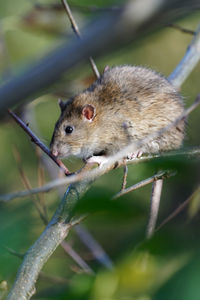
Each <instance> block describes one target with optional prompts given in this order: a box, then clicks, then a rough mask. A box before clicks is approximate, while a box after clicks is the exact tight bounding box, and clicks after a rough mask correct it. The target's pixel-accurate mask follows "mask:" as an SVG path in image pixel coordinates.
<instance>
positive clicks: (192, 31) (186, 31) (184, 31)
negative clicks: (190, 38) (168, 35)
mask: <svg viewBox="0 0 200 300" xmlns="http://www.w3.org/2000/svg"><path fill="white" fill-rule="evenodd" d="M167 26H168V27H172V28H174V29H177V30H179V31H181V32H183V33H187V34H190V35H194V34H195V31H194V30H190V29H187V28H184V27H182V26H179V25H177V24H172V23H171V24H168V25H167Z"/></svg>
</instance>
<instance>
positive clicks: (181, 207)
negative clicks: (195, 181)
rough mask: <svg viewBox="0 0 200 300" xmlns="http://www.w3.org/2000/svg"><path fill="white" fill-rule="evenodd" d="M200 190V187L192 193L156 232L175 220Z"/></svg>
mask: <svg viewBox="0 0 200 300" xmlns="http://www.w3.org/2000/svg"><path fill="white" fill-rule="evenodd" d="M198 190H200V187H199V186H198V188H197V189H196V190H195V191H194V192H193V193H192V195H191V196H190V197H189V198H187V199H186V200H185V201H184V202H183V203H181V204H180V205H179V206H178V207H177V208H176V209H175V210H174V211H173V212H172V213H171V214H170V215H169V216H168V217H167V218H166V219H165V220H164V221H162V223H161V224H160V225H159V226H158V227H157V228H156V230H155V231H158V230H160V229H161V228H162V227H163V226H164V225H166V224H167V223H168V222H170V221H171V220H172V219H174V218H175V217H176V216H177V215H178V214H179V213H180V212H181V211H182V210H183V209H184V208H185V207H186V206H187V205H188V204H189V202H190V201H191V200H192V199H193V197H194V194H195V193H196V192H197V191H198Z"/></svg>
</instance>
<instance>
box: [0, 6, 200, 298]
mask: <svg viewBox="0 0 200 300" xmlns="http://www.w3.org/2000/svg"><path fill="white" fill-rule="evenodd" d="M120 2H121V3H123V1H115V0H109V1H108V0H96V1H94V0H85V1H80V0H71V1H69V4H70V5H71V7H72V9H73V13H74V16H75V18H76V20H77V22H78V24H79V26H80V29H81V28H82V27H83V26H84V24H85V23H86V22H87V21H88V19H89V18H95V17H96V16H97V14H99V13H101V12H102V9H106V7H109V6H110V5H111V6H112V5H113V6H115V7H116V6H117V5H120ZM199 20H200V13H199V12H196V13H194V14H193V15H191V16H188V17H187V18H185V19H183V20H179V22H178V23H179V25H181V26H184V27H186V28H189V29H193V30H195V29H196V27H197V25H198V23H199ZM71 35H72V31H71V26H70V23H69V21H68V19H67V17H66V14H65V11H64V10H63V9H62V5H61V1H56V0H38V1H34V0H32V1H31V0H29V1H27V0H18V1H11V0H6V1H0V80H1V81H2V82H3V81H4V80H6V78H7V77H8V76H9V75H10V74H12V73H17V72H20V71H21V70H22V69H23V68H24V67H25V66H26V65H27V64H29V63H31V62H33V61H36V60H38V59H39V58H40V57H42V56H44V55H45V54H46V53H48V52H49V51H50V50H51V49H53V48H54V47H56V46H57V45H58V44H59V43H61V42H62V40H63V38H67V37H68V36H71ZM191 38H192V37H191V36H190V35H188V34H184V33H181V32H179V31H177V30H175V29H173V28H170V27H165V28H163V29H162V30H160V31H158V32H156V33H154V34H151V35H149V36H146V37H145V38H144V39H141V40H140V41H138V42H134V43H130V44H129V45H127V46H125V47H123V48H120V49H116V50H115V51H113V52H112V53H109V54H107V55H104V56H102V57H101V58H99V59H98V60H96V63H97V66H98V68H99V70H100V71H102V70H103V69H104V66H105V65H119V64H136V65H144V66H148V67H151V68H153V69H155V70H157V71H159V72H161V73H163V74H165V75H166V76H168V75H169V74H170V72H172V71H173V69H174V68H175V67H176V65H177V64H178V62H179V61H180V60H181V58H182V56H183V55H184V53H185V50H186V48H187V46H188V44H189V43H190V41H191ZM199 67H200V65H198V66H197V67H196V68H195V70H194V71H193V72H192V74H191V76H190V77H189V78H188V79H187V80H186V82H185V83H184V85H183V87H182V94H183V96H184V98H185V105H186V106H189V105H190V104H191V103H192V102H193V101H194V99H195V97H196V96H197V94H198V93H199ZM93 80H94V76H93V74H92V71H91V69H90V66H89V64H87V65H83V66H81V67H80V66H79V67H76V68H74V70H73V71H71V72H70V74H66V75H65V76H64V77H63V78H62V80H60V81H59V82H58V83H57V84H56V85H55V86H54V87H52V88H51V93H50V92H49V94H46V95H41V97H40V98H38V99H36V100H35V101H34V102H32V103H30V104H29V105H28V106H27V107H26V108H27V109H28V111H30V112H31V116H32V117H31V118H30V127H31V126H33V125H34V126H35V125H36V127H35V130H36V129H37V130H38V132H39V136H40V137H41V139H42V141H45V142H46V144H47V145H48V144H49V141H50V138H51V135H52V131H53V128H54V124H55V121H56V119H57V117H58V115H59V108H58V105H57V97H58V95H62V96H65V97H69V96H71V95H74V94H75V93H77V92H78V91H80V90H81V89H83V88H86V87H87V86H88V85H89V84H90V83H91V82H92V81H93ZM19 111H22V108H20V109H19ZM199 113H200V112H199V109H197V110H196V111H195V112H193V113H192V115H191V116H190V117H189V119H188V128H187V135H186V139H185V146H195V145H196V146H198V145H199V142H200V136H199V127H198V126H199ZM0 136H1V147H0V155H1V167H0V176H1V181H0V192H1V193H7V192H11V191H15V190H21V189H23V188H24V186H23V183H22V178H21V176H20V174H19V170H18V166H17V162H16V160H15V158H14V154H13V149H14V148H17V150H18V151H19V153H20V157H21V160H22V163H21V164H22V167H23V170H24V172H25V176H26V177H27V178H28V179H29V181H30V182H31V185H32V186H37V185H39V182H41V180H39V178H38V172H39V170H40V164H39V158H38V155H36V151H35V148H34V147H33V145H32V144H31V142H30V140H29V138H28V137H27V136H26V134H25V133H24V132H23V131H22V130H21V128H19V127H18V126H17V125H16V124H15V123H14V122H13V121H12V120H10V118H8V117H7V118H5V119H4V120H2V122H1V126H0ZM66 164H67V166H69V168H70V169H71V170H72V171H74V170H77V169H79V168H80V167H81V166H82V162H81V161H79V160H78V159H75V158H70V159H68V160H66ZM159 168H164V169H167V168H171V169H176V170H177V175H176V176H174V177H172V178H169V179H166V180H165V182H164V188H163V193H162V201H161V209H160V215H159V220H158V224H160V223H161V222H162V221H163V220H164V219H165V218H166V217H167V216H168V215H169V214H170V213H172V212H173V211H174V210H175V209H176V208H177V207H178V206H179V205H180V204H181V203H182V202H183V201H184V200H186V199H187V198H188V197H189V196H190V195H191V194H192V199H191V201H190V204H189V206H187V207H186V208H185V209H184V210H183V211H182V212H181V213H180V214H179V215H177V216H176V217H175V218H174V219H173V220H172V221H170V222H169V223H167V224H166V225H165V226H164V227H163V228H161V229H160V230H159V231H158V232H156V234H155V236H154V237H153V238H152V239H151V240H150V241H145V230H146V224H147V220H148V211H149V201H150V194H151V185H148V186H146V187H143V188H142V189H140V190H136V191H135V192H132V193H131V194H128V195H126V196H123V197H122V198H121V199H118V200H115V201H113V200H111V197H112V196H113V195H114V194H115V193H116V192H118V191H119V189H120V187H121V184H122V176H123V172H122V170H121V169H119V170H113V171H112V172H110V173H109V174H106V175H105V176H103V177H102V178H100V179H98V180H97V181H96V182H95V183H94V184H93V185H92V187H91V189H90V190H89V191H88V192H87V194H86V195H85V196H84V197H83V199H82V200H81V201H80V203H79V205H78V207H76V209H77V213H81V212H85V211H89V212H90V213H91V215H90V217H89V218H88V219H87V220H86V221H85V222H84V225H85V227H86V228H87V229H88V230H89V231H90V232H91V233H92V235H93V237H94V238H95V239H96V240H97V241H98V242H99V243H100V244H101V246H102V247H103V249H104V250H105V251H106V253H107V254H108V255H109V256H110V258H111V259H112V261H113V263H114V269H113V270H112V271H108V270H106V269H105V268H103V267H102V266H100V264H99V263H98V262H97V261H96V260H95V258H94V257H93V255H92V253H90V251H89V250H88V249H87V248H86V246H84V245H83V244H82V242H81V241H80V239H79V238H78V236H77V234H76V232H75V231H74V230H72V232H71V233H70V236H69V237H68V242H69V243H70V244H71V245H73V248H74V250H75V251H77V252H78V253H79V254H80V256H81V257H82V258H83V259H84V260H85V261H86V262H87V263H88V264H89V265H90V266H91V268H92V269H93V270H94V272H95V276H91V275H87V274H84V273H83V272H82V271H81V270H80V269H79V267H77V265H76V263H75V262H74V261H72V259H71V258H70V257H69V256H68V255H66V254H65V253H64V250H63V249H62V248H60V247H59V248H58V249H57V250H56V251H55V253H54V254H53V256H52V257H51V258H50V260H49V261H48V262H47V264H46V265H45V267H44V270H43V271H44V274H43V276H42V274H41V276H40V278H39V280H38V283H37V291H38V292H37V294H36V295H35V296H34V297H33V298H34V299H40V300H45V299H59V300H61V299H63V300H64V299H71V300H72V299H76V300H78V299H81V300H82V299H89V300H132V299H134V300H150V299H156V300H160V299H162V300H164V299H182V300H187V299H190V300H196V299H199V297H200V285H199V284H198V283H199V267H200V259H199V255H198V252H199V250H200V244H199V234H200V226H199V222H200V220H199V203H200V202H199V199H200V190H199V162H198V161H193V162H191V161H189V160H185V159H184V160H183V159H177V160H175V159H173V160H172V159H165V160H153V161H152V162H149V163H141V164H138V165H135V166H134V165H132V166H130V167H129V173H128V184H127V185H128V186H130V185H133V184H134V183H136V182H139V181H140V180H143V179H145V178H147V177H149V176H152V175H153V174H154V173H155V171H156V170H158V169H159ZM48 180H50V175H49V174H48V172H47V171H46V170H45V181H48ZM193 192H194V193H193ZM43 198H44V199H43V200H45V202H46V203H47V207H48V215H49V217H50V216H51V215H52V214H53V212H54V210H55V208H56V206H57V205H58V203H59V201H60V199H59V195H58V194H57V192H56V191H54V192H51V193H48V194H45V195H44V196H43ZM31 200H32V199H31V197H26V198H23V199H16V200H13V201H12V202H10V203H0V225H1V226H0V299H1V298H2V297H3V296H2V295H3V294H4V293H5V291H6V289H7V283H8V288H10V287H11V285H12V283H13V281H14V278H15V276H16V272H17V269H18V268H19V265H20V259H19V258H17V257H15V256H14V255H11V254H10V253H9V252H8V251H7V250H6V248H5V247H4V246H6V247H9V248H11V249H14V250H15V251H16V252H19V253H24V252H25V251H26V250H27V249H28V248H29V247H30V245H31V244H33V243H34V241H35V240H36V239H37V237H38V236H39V235H40V234H41V232H42V231H43V229H44V225H43V224H42V222H41V220H40V218H39V216H38V213H37V211H36V209H35V207H34V205H33V201H31ZM40 200H41V199H40ZM45 274H46V276H45ZM47 275H48V276H47ZM6 282H7V283H6Z"/></svg>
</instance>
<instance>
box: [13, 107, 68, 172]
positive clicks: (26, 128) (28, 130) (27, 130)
mask: <svg viewBox="0 0 200 300" xmlns="http://www.w3.org/2000/svg"><path fill="white" fill-rule="evenodd" d="M8 113H9V114H10V115H11V116H12V118H13V119H14V120H15V122H17V123H18V124H19V126H20V127H21V128H22V129H24V131H25V132H26V133H27V134H28V135H29V136H30V138H31V141H32V142H34V143H35V144H36V145H37V146H38V147H39V148H40V149H41V150H42V151H43V152H44V153H46V154H47V155H48V156H49V157H50V158H51V159H52V160H53V161H54V162H55V163H56V165H57V166H58V167H59V168H60V169H61V170H62V171H63V172H64V174H65V175H70V174H71V173H70V171H69V170H68V169H67V167H66V166H65V165H64V164H63V162H62V161H61V160H60V159H58V158H56V157H55V156H54V155H53V154H52V153H51V152H50V150H49V148H47V147H46V146H45V145H44V144H43V143H42V142H41V140H40V139H39V138H38V137H37V136H36V135H35V134H34V133H33V132H32V130H31V129H30V128H29V127H28V124H25V123H24V122H23V121H22V120H21V119H20V118H19V117H18V116H17V115H16V114H15V113H14V112H12V111H11V110H10V109H8Z"/></svg>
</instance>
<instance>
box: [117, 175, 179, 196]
mask: <svg viewBox="0 0 200 300" xmlns="http://www.w3.org/2000/svg"><path fill="white" fill-rule="evenodd" d="M174 175H175V172H170V171H161V172H159V173H158V174H155V175H153V176H151V177H149V178H147V179H144V180H142V181H140V182H138V183H136V184H134V185H132V186H130V187H129V188H127V189H124V190H122V191H120V192H119V193H117V194H116V195H114V196H113V197H112V199H117V198H119V197H122V196H124V195H126V194H128V193H130V192H132V191H135V190H137V189H140V188H141V187H143V186H145V185H147V184H150V183H152V182H154V181H156V180H158V179H164V178H169V177H171V176H174Z"/></svg>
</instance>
